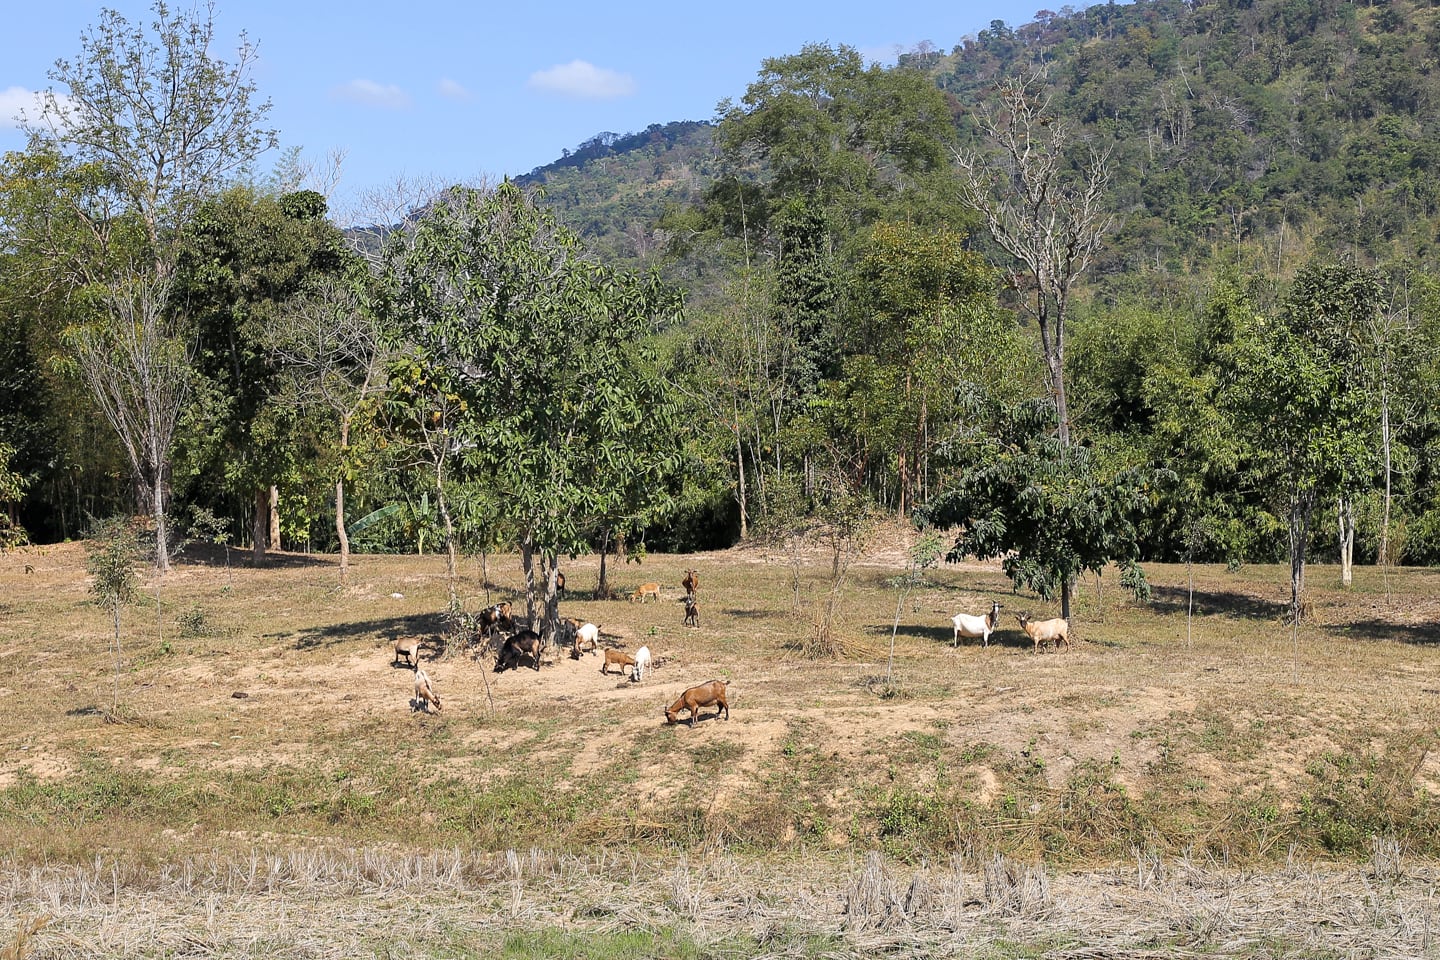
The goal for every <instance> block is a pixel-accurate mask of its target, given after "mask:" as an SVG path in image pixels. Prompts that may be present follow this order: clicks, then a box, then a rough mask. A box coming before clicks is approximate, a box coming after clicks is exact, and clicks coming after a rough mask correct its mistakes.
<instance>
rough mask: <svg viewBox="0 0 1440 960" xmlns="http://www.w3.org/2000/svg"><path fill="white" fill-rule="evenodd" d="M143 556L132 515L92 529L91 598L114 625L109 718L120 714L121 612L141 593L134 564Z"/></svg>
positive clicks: (89, 554) (87, 565)
mask: <svg viewBox="0 0 1440 960" xmlns="http://www.w3.org/2000/svg"><path fill="white" fill-rule="evenodd" d="M139 558H140V538H139V534H138V531H137V530H136V529H135V523H134V521H133V520H132V519H131V518H129V517H112V518H110V519H109V520H102V521H100V522H98V523H97V524H96V525H95V527H94V529H93V530H92V531H91V537H90V541H89V543H88V544H87V550H86V555H85V570H86V572H87V573H89V574H90V597H91V599H92V600H94V602H95V603H96V604H97V605H99V606H100V607H103V608H104V609H105V611H106V612H107V613H109V614H110V618H111V621H112V623H113V624H114V627H115V633H114V636H113V638H112V640H111V644H110V651H111V654H112V660H113V663H114V666H115V677H114V684H113V692H112V699H111V704H110V713H109V717H110V718H111V719H112V720H113V719H116V718H118V717H119V713H120V669H121V659H120V611H121V610H122V609H124V608H125V607H126V606H128V605H129V604H131V603H134V602H135V600H136V599H137V597H138V595H139V587H138V581H137V579H136V576H135V563H136V561H137V560H139Z"/></svg>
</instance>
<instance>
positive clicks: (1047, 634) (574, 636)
mask: <svg viewBox="0 0 1440 960" xmlns="http://www.w3.org/2000/svg"><path fill="white" fill-rule="evenodd" d="M680 585H681V586H682V587H684V588H685V598H684V604H685V618H684V621H683V622H684V624H685V625H686V626H691V627H699V626H700V603H699V601H698V599H697V596H698V594H699V590H700V577H699V575H698V574H697V573H696V571H694V570H687V571H685V578H684V579H683V580H681V581H680ZM556 586H557V588H558V589H559V591H560V592H561V593H563V592H564V590H565V575H564V574H563V573H562V574H558V575H557V583H556ZM650 597H654V598H655V599H656V600H659V599H660V584H658V583H646V584H642V585H641V586H640V587H639V589H637V590H635V591H634V592H633V593H631V594H630V601H631V602H632V603H633V602H642V603H643V602H644V601H646V600H647V599H649V598H650ZM1001 609H1003V608H1002V607H1001V605H1000V603H999V602H998V601H994V600H992V601H991V602H990V610H989V612H988V613H986V614H985V615H983V616H973V615H971V614H968V613H957V614H956V615H955V616H954V617H953V618H952V622H953V623H954V625H955V639H954V645H955V646H957V647H958V646H959V645H960V640H961V638H971V639H979V640H980V642H981V645H982V646H985V647H988V646H989V645H990V635H991V634H992V633H994V632H995V631H996V629H997V628H998V627H999V624H1000V611H1001ZM1015 619H1016V620H1017V621H1018V622H1019V624H1020V629H1021V630H1023V631H1024V632H1025V634H1026V636H1028V637H1029V638H1030V639H1031V640H1032V641H1033V642H1034V644H1035V652H1036V653H1037V654H1038V653H1039V652H1040V648H1041V646H1043V645H1045V644H1054V646H1055V649H1056V650H1057V651H1058V650H1059V649H1060V645H1061V644H1064V645H1065V649H1066V650H1069V649H1070V624H1069V622H1068V621H1066V620H1065V619H1063V618H1058V617H1057V618H1056V619H1053V620H1041V621H1038V622H1035V621H1032V620H1031V619H1030V614H1028V613H1021V614H1017V615H1016V618H1015ZM472 629H473V633H474V639H475V640H476V641H477V642H479V643H483V644H484V647H483V648H482V649H488V648H489V647H490V646H491V645H493V644H494V643H495V642H496V641H497V640H498V641H500V645H499V651H498V653H497V654H496V657H495V672H496V673H502V672H504V671H506V670H510V669H515V668H518V667H519V666H520V664H521V662H522V661H524V660H527V659H528V660H529V661H530V665H531V666H532V667H534V669H535V670H536V672H539V670H540V654H541V652H542V651H543V649H544V647H545V641H544V638H542V637H541V636H540V634H538V633H536V632H535V630H534V629H532V628H531V627H530V626H529V625H528V624H524V623H517V621H516V620H515V619H514V618H513V617H512V616H511V608H510V603H509V602H508V601H502V602H500V603H497V604H494V605H493V606H489V607H486V608H484V609H483V610H481V611H480V613H479V614H477V615H476V616H475V617H474V618H473V623H472ZM507 631H508V632H507ZM555 644H556V647H557V648H560V649H564V648H567V647H568V648H569V651H570V656H571V658H572V659H575V660H579V659H580V658H581V656H582V655H583V654H585V653H587V652H588V653H596V652H599V648H600V628H599V627H598V626H596V625H595V624H593V623H582V622H581V621H579V620H576V619H574V618H566V619H564V620H561V621H560V622H559V624H558V625H557V629H556V634H555ZM603 652H604V659H603V661H602V662H601V664H600V672H601V673H602V674H608V673H609V672H610V668H611V667H612V666H614V667H615V668H616V669H617V671H618V672H619V673H620V675H621V676H624V675H625V668H626V667H629V668H630V680H631V682H632V683H639V682H640V681H641V680H643V679H644V677H645V673H646V671H647V670H649V669H650V668H651V667H652V665H653V663H654V660H653V658H652V657H651V654H650V648H649V647H648V646H642V647H641V648H640V649H639V650H636V651H635V653H634V655H633V656H632V655H631V654H629V653H626V652H625V651H624V650H619V649H615V648H606V649H605V650H604V651H603ZM402 657H403V658H404V659H405V663H406V664H408V665H409V666H410V667H411V669H412V670H414V673H415V699H414V700H412V701H411V705H412V708H413V709H415V710H424V711H425V712H426V713H429V712H430V711H431V709H432V708H433V709H434V710H436V711H438V710H440V697H439V695H438V694H436V693H435V687H434V684H433V683H432V682H431V680H430V676H429V674H427V673H426V672H425V671H424V669H422V668H421V666H420V638H419V637H413V636H412V637H400V638H398V639H397V640H396V641H395V659H394V661H393V664H394V665H395V666H401V665H402V664H401V658H402ZM712 706H713V707H715V716H716V718H719V717H720V716H721V714H722V712H723V714H724V717H725V719H726V720H729V719H730V705H729V703H727V702H726V700H725V681H724V680H710V681H708V682H706V683H702V684H699V685H698V686H694V687H690V688H689V689H687V690H686V691H685V692H684V693H682V694H681V695H680V697H679V699H677V700H676V701H675V702H674V703H672V704H670V706H668V707H666V708H665V722H666V723H675V722H676V720H677V719H678V717H679V715H680V711H682V710H686V711H689V714H690V716H689V722H690V726H692V727H693V726H694V725H695V720H696V717H697V716H698V714H699V711H700V708H701V707H712Z"/></svg>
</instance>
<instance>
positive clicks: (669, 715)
mask: <svg viewBox="0 0 1440 960" xmlns="http://www.w3.org/2000/svg"><path fill="white" fill-rule="evenodd" d="M701 707H715V708H716V709H715V716H716V717H719V716H720V711H721V710H724V711H725V719H726V720H729V719H730V704H729V703H727V702H726V701H725V681H724V680H711V681H710V682H709V683H702V684H700V685H699V686H698V687H691V688H690V689H689V690H686V691H685V692H684V693H682V694H680V699H678V700H676V701H675V702H674V703H672V704H670V706H669V707H668V708H667V709H666V710H665V722H666V723H674V722H675V718H676V717H678V716H679V715H680V711H681V710H689V711H690V726H692V727H693V726H695V715H696V714H697V713H699V712H700V708H701Z"/></svg>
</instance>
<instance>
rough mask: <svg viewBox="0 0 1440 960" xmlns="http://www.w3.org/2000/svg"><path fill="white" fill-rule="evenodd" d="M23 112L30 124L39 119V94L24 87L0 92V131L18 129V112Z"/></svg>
mask: <svg viewBox="0 0 1440 960" xmlns="http://www.w3.org/2000/svg"><path fill="white" fill-rule="evenodd" d="M21 110H24V111H25V114H26V116H28V117H29V118H30V120H31V122H34V121H36V120H39V119H40V94H38V93H36V92H35V91H34V90H26V89H25V88H24V87H6V88H5V89H4V90H0V130H15V129H18V128H19V127H20V111H21Z"/></svg>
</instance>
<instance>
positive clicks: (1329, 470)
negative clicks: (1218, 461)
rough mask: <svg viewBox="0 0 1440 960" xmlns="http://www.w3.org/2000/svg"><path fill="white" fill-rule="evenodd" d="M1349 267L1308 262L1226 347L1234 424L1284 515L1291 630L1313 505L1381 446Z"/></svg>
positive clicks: (1225, 397)
mask: <svg viewBox="0 0 1440 960" xmlns="http://www.w3.org/2000/svg"><path fill="white" fill-rule="evenodd" d="M1351 271H1352V268H1347V267H1345V266H1342V265H1334V264H1322V265H1315V264H1312V265H1310V266H1308V267H1307V268H1306V270H1305V271H1304V272H1303V273H1302V275H1301V277H1300V278H1298V279H1297V281H1296V284H1295V287H1294V289H1293V290H1292V292H1291V294H1290V296H1289V297H1288V298H1287V299H1286V301H1285V302H1284V304H1283V305H1282V309H1281V310H1280V311H1279V315H1278V316H1265V315H1263V314H1252V315H1251V317H1250V318H1249V320H1248V321H1243V320H1241V321H1239V322H1238V323H1237V327H1236V328H1235V329H1234V330H1232V331H1231V336H1232V337H1233V339H1231V341H1230V342H1229V343H1228V344H1226V345H1224V346H1223V347H1222V348H1221V357H1220V364H1221V368H1222V373H1221V376H1222V382H1223V387H1222V395H1221V396H1222V403H1223V405H1224V407H1225V409H1226V410H1227V412H1228V416H1229V418H1230V427H1231V429H1232V430H1234V431H1235V432H1236V433H1239V434H1241V435H1243V436H1246V437H1248V438H1249V439H1250V442H1249V448H1250V451H1251V456H1252V457H1253V458H1254V462H1252V465H1251V470H1252V473H1253V474H1254V475H1256V476H1257V479H1259V481H1260V482H1262V483H1264V484H1265V485H1266V488H1267V489H1270V490H1273V491H1274V492H1275V495H1276V499H1277V500H1278V501H1279V503H1278V504H1277V505H1278V507H1279V513H1280V514H1281V515H1282V516H1284V517H1285V518H1286V534H1287V547H1288V553H1289V558H1290V610H1291V621H1292V633H1293V632H1294V630H1293V627H1295V626H1298V623H1299V620H1300V613H1301V606H1302V595H1303V592H1304V589H1305V561H1306V554H1307V551H1308V549H1309V545H1310V538H1311V531H1312V526H1313V522H1314V516H1315V508H1316V506H1317V505H1318V504H1319V503H1321V502H1322V501H1323V500H1325V499H1326V498H1328V497H1331V496H1335V495H1337V494H1338V493H1339V492H1340V491H1342V490H1345V489H1346V488H1347V486H1349V485H1350V483H1352V482H1353V479H1354V478H1355V477H1357V476H1359V475H1360V474H1361V472H1362V467H1361V461H1362V459H1363V458H1365V457H1367V456H1371V455H1373V448H1371V447H1370V446H1369V443H1368V438H1369V434H1368V431H1367V428H1366V416H1367V410H1366V404H1365V402H1364V397H1363V395H1362V391H1360V390H1358V389H1355V388H1354V385H1353V384H1352V383H1350V382H1349V379H1348V378H1349V369H1348V367H1349V357H1350V356H1351V354H1352V350H1353V345H1352V344H1351V343H1350V341H1349V339H1348V335H1347V334H1346V332H1345V330H1346V328H1347V326H1348V325H1349V323H1350V321H1351V320H1352V319H1354V316H1353V313H1352V309H1351V308H1352V307H1353V301H1352V298H1351V297H1350V296H1349V293H1348V292H1347V290H1350V289H1351V288H1350V281H1351V280H1352V279H1354V277H1353V274H1352V272H1351ZM1366 285H1367V284H1363V283H1362V284H1361V286H1362V287H1364V286H1366Z"/></svg>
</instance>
